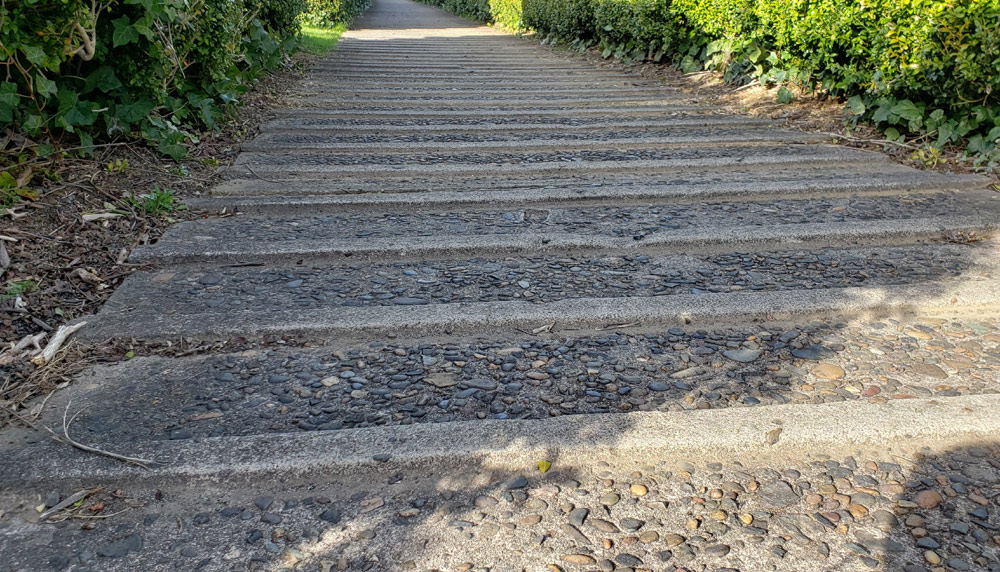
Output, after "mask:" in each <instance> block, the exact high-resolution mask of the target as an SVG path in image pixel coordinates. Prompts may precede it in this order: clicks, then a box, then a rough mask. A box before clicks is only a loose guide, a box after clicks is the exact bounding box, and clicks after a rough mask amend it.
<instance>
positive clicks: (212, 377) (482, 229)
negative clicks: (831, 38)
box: [0, 0, 1000, 572]
mask: <svg viewBox="0 0 1000 572" xmlns="http://www.w3.org/2000/svg"><path fill="white" fill-rule="evenodd" d="M228 174H229V179H228V180H227V182H225V183H224V184H222V185H220V186H219V187H217V188H216V189H215V190H214V192H213V193H212V195H211V196H209V197H205V198H201V199H198V200H194V201H191V206H192V207H194V208H202V209H206V210H211V211H221V210H223V209H225V212H226V213H229V214H232V213H236V214H235V216H228V217H215V218H206V219H204V220H197V221H191V222H185V223H182V224H179V225H177V226H175V227H174V228H173V229H171V230H170V231H169V232H167V233H166V234H165V235H164V236H163V237H162V238H161V239H160V240H159V242H157V243H156V244H154V245H151V246H148V247H145V248H143V249H141V250H138V251H136V252H135V253H134V254H133V261H134V262H137V263H143V264H148V265H149V270H144V271H142V272H138V273H136V274H134V275H133V276H131V277H130V278H129V279H128V281H127V282H126V283H125V284H124V285H123V286H122V287H121V288H120V289H119V290H118V291H117V292H116V293H115V294H114V296H113V297H112V299H111V300H110V301H109V302H108V304H107V305H106V306H105V307H104V309H103V310H102V311H101V312H100V314H99V315H97V316H96V317H94V318H93V319H92V320H90V322H91V325H89V326H88V327H87V328H86V329H85V330H83V331H81V335H82V336H84V337H85V338H86V339H88V340H89V341H90V342H91V343H105V342H106V341H107V340H135V341H136V342H137V345H138V347H139V348H140V351H139V352H138V353H139V354H140V355H139V357H136V358H134V359H132V360H129V361H126V362H123V363H120V364H116V365H111V366H95V367H93V368H92V369H90V370H88V371H87V372H85V373H84V374H82V375H81V376H79V378H78V379H76V380H75V381H74V382H73V384H72V385H71V386H70V387H68V388H66V389H64V390H61V391H60V392H58V393H56V394H55V396H54V397H52V399H51V400H50V401H48V402H47V403H46V404H45V413H44V415H43V419H44V421H45V422H46V423H47V424H48V425H50V426H52V427H61V426H62V422H63V413H64V411H65V410H66V409H67V408H70V409H71V411H70V414H71V415H72V413H73V412H76V411H80V414H79V416H78V417H76V418H75V420H74V421H73V423H72V427H71V429H72V436H73V438H75V439H76V440H78V441H80V442H83V443H87V444H89V445H92V446H95V447H99V448H102V449H107V450H111V451H117V452H121V453H124V454H128V455H132V456H136V457H142V458H147V459H151V460H154V461H156V465H155V466H154V467H153V468H152V469H151V470H143V469H140V468H137V467H132V466H128V465H124V464H122V463H120V462H118V461H114V460H111V459H107V458H104V457H101V456H97V455H91V454H85V453H83V452H80V451H78V450H76V449H73V448H71V447H69V446H66V445H64V444H59V443H55V442H53V441H52V440H50V439H48V437H47V436H45V435H41V434H38V433H33V432H29V431H21V430H13V429H11V430H8V431H6V432H5V433H4V434H3V435H2V437H3V440H2V445H0V448H2V454H3V455H4V457H5V463H4V464H3V466H2V467H0V482H2V483H3V489H2V490H0V563H4V564H3V565H0V568H3V569H4V570H8V569H9V570H15V571H24V570H56V571H66V570H74V571H76V572H82V571H85V570H94V571H97V570H100V571H126V570H175V569H176V570H211V571H215V570H219V571H222V570H226V571H229V570H268V571H272V570H303V571H316V572H320V571H322V572H329V571H330V570H389V571H399V570H418V571H429V570H444V571H460V570H482V571H487V570H489V571H500V570H512V571H521V570H529V571H535V570H547V571H560V570H561V571H564V572H569V571H577V570H580V571H583V570H586V571H592V570H602V571H612V570H618V571H622V572H626V571H636V570H658V571H659V570H663V571H678V570H692V571H693V570H698V571H702V570H712V571H716V570H740V571H744V572H757V571H764V570H802V571H812V570H816V571H819V570H838V571H854V570H873V569H874V570H884V571H906V572H917V571H927V570H934V571H938V570H989V571H994V572H1000V559H998V550H1000V450H998V445H1000V415H997V414H996V412H997V411H998V406H1000V395H998V390H1000V329H998V326H1000V313H998V311H997V310H998V302H997V293H998V292H1000V290H998V280H1000V276H998V275H997V272H998V268H1000V265H998V257H1000V254H998V249H997V246H998V245H997V242H996V241H995V240H994V239H992V238H991V235H992V234H993V233H994V232H995V231H996V229H997V223H998V220H1000V219H998V213H1000V202H998V199H997V195H996V193H993V192H990V191H988V190H987V189H986V185H985V182H984V181H983V180H981V179H979V178H977V177H967V176H949V175H942V174H937V173H929V172H920V171H916V170H913V169H909V168H906V167H903V166H900V165H898V164H894V163H892V162H890V161H888V160H887V159H886V158H885V157H884V156H882V155H879V154H874V153H868V152H862V151H858V150H854V149H848V148H844V147H838V146H833V145H829V144H827V143H825V142H824V141H823V139H822V138H820V137H817V136H816V135H814V134H809V133H802V132H797V131H791V130H789V129H787V128H780V127H777V126H775V125H774V124H772V123H771V122H769V121H764V120H759V119H749V118H746V117H742V116H739V115H734V114H731V113H729V111H728V110H725V109H719V108H709V107H706V106H704V105H701V104H700V103H699V102H698V101H697V100H696V99H693V98H692V97H691V96H689V95H687V94H685V93H683V92H680V91H679V90H677V89H674V88H672V87H671V86H668V85H659V84H657V83H655V82H651V81H649V80H645V79H642V78H640V77H638V76H633V75H628V74H627V73H623V72H616V71H608V70H601V69H596V68H594V67H592V66H590V65H589V64H587V63H586V62H585V61H583V60H581V59H577V58H574V57H572V56H570V55H560V54H556V53H553V52H551V51H549V50H546V49H543V48H541V47H537V46H534V45H532V44H531V43H530V42H526V41H523V40H520V39H517V38H513V37H510V36H507V35H505V34H502V33H500V32H497V31H495V30H492V29H489V28H486V27H482V26H478V25H475V24H473V23H470V22H468V21H465V20H461V19H458V18H456V17H454V16H451V15H448V14H446V13H444V12H442V11H440V10H437V9H434V8H430V7H427V6H425V5H422V4H416V3H413V2H409V1H408V0H377V1H376V3H375V6H374V7H373V8H372V9H371V10H370V11H369V12H368V14H366V15H365V16H364V17H363V18H361V19H360V20H359V21H358V22H357V24H356V26H355V29H354V30H351V31H350V32H348V33H347V34H346V35H345V36H344V38H343V41H342V44H341V46H340V48H339V49H338V50H337V51H336V52H334V53H333V54H332V55H331V56H330V57H329V58H327V59H326V60H324V61H322V62H319V63H317V64H316V67H315V69H314V70H313V72H312V73H311V75H310V77H309V79H308V80H307V81H306V82H305V83H304V84H303V89H302V90H301V92H300V93H298V94H297V96H296V97H295V99H294V100H293V102H292V105H289V106H288V107H287V108H285V109H280V110H277V111H276V114H275V117H274V118H273V120H271V121H270V122H268V123H267V124H266V125H265V126H264V128H263V130H262V132H261V134H260V135H259V136H258V137H257V138H256V139H255V140H254V141H251V142H249V143H248V144H247V145H246V147H245V149H244V150H243V153H242V154H241V155H240V156H239V158H238V160H237V161H236V164H235V165H233V166H232V167H231V169H230V170H229V173H228ZM168 343H169V344H173V345H179V346H180V347H185V348H187V347H191V348H195V347H199V346H201V345H202V344H206V345H211V344H219V347H222V348H223V349H222V350H220V351H215V352H211V353H203V354H200V355H189V356H185V357H175V358H161V357H148V356H143V355H141V354H142V351H141V348H142V347H144V345H150V346H156V345H164V344H168ZM540 463H541V464H540ZM97 487H103V488H102V490H100V491H97V492H94V493H93V494H92V495H91V496H90V497H88V498H87V499H86V500H85V501H83V502H82V504H80V505H73V506H71V507H70V508H69V509H67V510H68V511H69V512H72V513H73V516H74V519H69V520H64V521H62V522H60V523H56V524H53V523H51V522H42V523H40V522H38V520H39V514H38V513H39V510H38V507H39V506H40V505H42V506H43V508H44V506H52V505H55V504H57V503H58V502H59V501H60V500H64V499H66V498H67V497H69V496H70V495H71V494H72V493H74V492H76V491H78V490H80V489H83V488H87V489H92V488H97ZM98 503H101V507H103V508H100V509H99V510H98V509H97V508H95V509H93V510H92V508H91V507H95V506H96V505H97V504H98ZM60 514H61V515H62V516H66V514H67V511H62V512H61V513H60ZM112 514H113V515H114V516H110V517H109V518H106V519H93V518H91V519H82V520H81V519H79V518H80V517H88V516H89V517H93V516H106V515H112ZM81 524H83V525H84V526H82V527H81Z"/></svg>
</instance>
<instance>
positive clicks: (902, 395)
mask: <svg viewBox="0 0 1000 572" xmlns="http://www.w3.org/2000/svg"><path fill="white" fill-rule="evenodd" d="M998 326H1000V322H998V321H997V320H981V321H975V322H960V321H956V320H923V321H919V322H913V323H901V322H897V321H893V320H884V321H876V322H866V323H861V324H856V325H845V324H836V323H827V322H819V321H817V322H813V323H809V324H801V325H800V326H798V327H796V328H789V329H785V330H781V329H768V330H765V329H764V328H763V327H751V328H746V329H732V330H719V331H703V330H682V329H672V330H669V331H667V332H663V333H662V334H645V335H632V334H627V333H620V332H612V331H609V332H608V333H607V335H605V336H591V337H586V336H585V337H569V338H563V337H560V338H556V339H548V340H529V341H524V340H523V339H522V340H521V341H516V340H512V341H499V342H493V341H481V342H474V343H468V344H424V345H400V344H397V343H393V342H392V341H391V340H385V341H379V342H373V343H372V344H371V346H370V347H367V348H364V349H344V350H340V349H336V350H329V349H325V350H324V349H316V350H299V351H295V350H267V351H250V352H247V353H245V354H243V355H226V356H213V357H206V358H197V359H189V360H186V361H184V362H181V363H175V362H172V361H170V360H159V359H157V360H147V361H145V362H143V364H142V365H141V366H132V367H140V369H138V370H136V369H129V370H127V371H125V372H123V374H122V375H123V376H124V377H125V379H122V378H121V377H118V378H117V381H116V382H115V383H114V384H108V383H107V382H106V378H105V377H103V376H104V374H103V373H102V374H98V375H100V376H102V377H101V380H100V381H101V382H102V383H103V387H102V388H98V389H94V390H92V391H93V394H94V395H95V397H94V399H92V400H90V401H91V402H92V406H91V407H89V408H88V409H87V411H86V412H85V413H83V414H82V415H81V416H80V419H79V421H77V423H76V424H75V425H74V428H75V431H76V432H77V434H78V435H81V436H86V437H87V439H88V442H109V443H122V442H128V441H130V440H133V439H189V438H200V437H208V436H221V435H248V434H254V433H262V432H263V433H266V432H275V431H276V432H288V431H303V430H305V431H312V430H335V429H343V428H352V427H369V426H375V425H384V424H408V423H426V422H445V421H456V420H467V419H485V418H497V419H506V418H546V417H549V416H557V415H567V414H585V413H614V412H624V411H632V410H641V411H677V410H683V409H710V408H719V407H748V406H759V405H771V404H783V403H828V402H838V401H844V400H851V399H866V400H869V401H872V402H885V401H887V400H892V399H908V398H914V397H931V396H936V397H949V396H955V395H963V394H979V393H995V392H997V391H998V390H1000V383H998V382H1000V377H998V376H1000V335H998V334H996V333H995V332H997V331H1000V330H998ZM133 363H135V362H133ZM86 381H87V378H86V377H85V378H83V380H82V382H84V383H85V382H86ZM103 393H106V394H107V395H106V398H105V397H102V396H101V394H103Z"/></svg>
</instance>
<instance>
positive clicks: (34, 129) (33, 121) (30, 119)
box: [21, 113, 45, 135]
mask: <svg viewBox="0 0 1000 572" xmlns="http://www.w3.org/2000/svg"><path fill="white" fill-rule="evenodd" d="M21 127H23V128H24V130H25V131H27V132H28V134H29V135H37V134H38V132H39V131H41V130H42V127H45V120H44V119H42V116H41V115H38V114H37V113H33V114H30V115H28V116H27V117H25V118H24V121H22V122H21Z"/></svg>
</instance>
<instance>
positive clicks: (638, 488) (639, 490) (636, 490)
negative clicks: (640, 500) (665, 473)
mask: <svg viewBox="0 0 1000 572" xmlns="http://www.w3.org/2000/svg"><path fill="white" fill-rule="evenodd" d="M628 490H629V492H631V493H632V494H633V495H635V496H637V497H644V496H646V493H648V492H649V489H647V488H646V486H645V485H632V486H631V487H629V489H628Z"/></svg>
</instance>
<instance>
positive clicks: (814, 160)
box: [225, 153, 881, 182]
mask: <svg viewBox="0 0 1000 572" xmlns="http://www.w3.org/2000/svg"><path fill="white" fill-rule="evenodd" d="M241 157H242V159H241V162H240V164H237V165H234V166H233V167H231V168H230V169H227V170H226V171H225V172H226V173H228V174H231V175H235V176H240V177H248V178H250V177H254V176H255V175H257V176H260V175H267V176H268V177H272V176H274V175H278V176H279V177H280V176H294V177H296V178H298V179H300V180H306V179H307V178H308V177H307V175H308V174H313V175H319V174H326V173H342V174H344V175H352V174H354V175H358V176H361V175H364V174H369V175H370V174H375V173H377V174H378V175H379V176H381V177H385V178H386V179H391V178H399V177H407V176H412V175H414V174H419V175H425V176H426V175H433V176H441V177H450V176H456V175H484V174H489V175H493V176H501V177H502V176H510V175H518V174H522V173H525V174H526V173H534V174H536V175H539V174H547V173H560V174H568V173H573V174H582V173H622V172H631V173H634V172H635V171H637V170H642V171H644V172H646V173H652V172H654V171H655V170H657V169H677V170H680V169H686V168H708V167H718V168H725V167H733V166H741V167H743V166H747V165H757V166H765V165H774V166H779V165H787V164H789V163H806V164H819V163H825V164H843V163H845V162H858V163H863V162H878V161H879V160H880V159H881V157H861V156H858V157H842V156H838V155H830V154H821V153H817V154H815V155H812V154H804V155H800V156H797V157H791V158H788V157H782V156H778V155H761V156H752V157H747V158H741V157H735V158H734V157H722V158H715V157H706V158H699V159H690V160H676V161H671V160H649V161H590V162H580V163H536V164H529V165H515V164H505V165H501V166H491V165H488V164H487V165H482V164H460V163H458V164H451V165H428V166H424V165H395V166H393V167H392V168H391V170H387V169H386V167H385V166H384V165H366V166H359V167H354V166H347V165H312V164H306V163H294V162H292V163H282V164H270V165H269V164H262V163H261V161H263V160H266V159H264V158H257V157H249V156H247V155H243V156H241ZM387 182H388V181H387Z"/></svg>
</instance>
